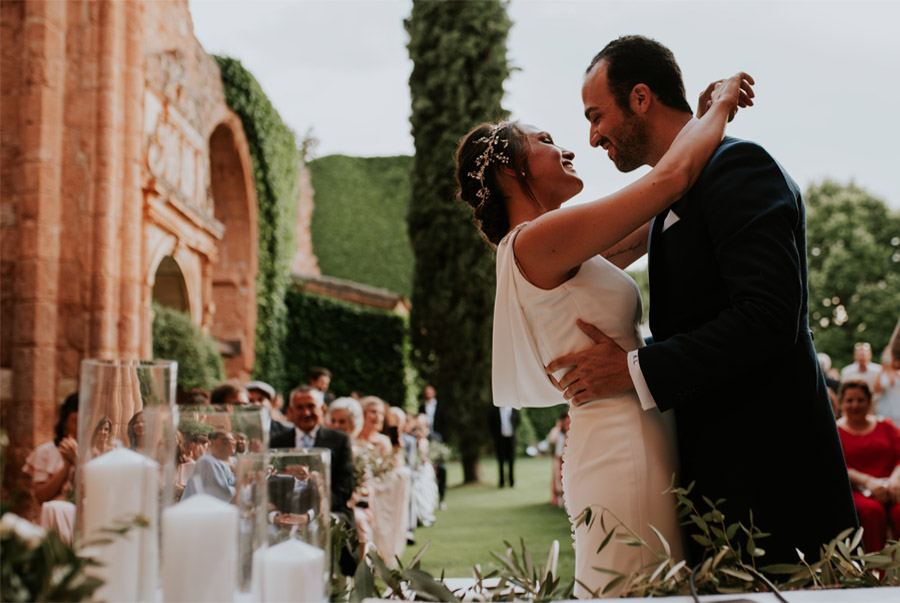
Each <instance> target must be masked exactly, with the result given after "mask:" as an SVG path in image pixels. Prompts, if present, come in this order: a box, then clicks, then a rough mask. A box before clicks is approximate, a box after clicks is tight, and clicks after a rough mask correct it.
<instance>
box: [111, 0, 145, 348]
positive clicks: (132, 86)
mask: <svg viewBox="0 0 900 603" xmlns="http://www.w3.org/2000/svg"><path fill="white" fill-rule="evenodd" d="M143 12H144V2H143V0H132V1H130V2H128V3H127V4H126V6H125V23H126V25H125V27H126V31H125V35H126V40H125V65H124V69H123V70H122V71H123V77H124V93H125V115H124V117H125V119H124V124H123V128H124V141H123V142H124V144H123V147H124V148H123V151H124V152H123V170H122V178H123V185H122V199H121V203H122V222H121V226H120V233H121V234H120V240H121V245H122V249H121V258H122V259H121V279H120V281H119V283H120V286H119V288H120V300H121V301H120V310H119V316H118V321H119V322H118V327H119V329H118V330H119V342H118V343H119V346H118V347H119V355H120V356H124V357H129V358H137V357H139V356H140V355H141V339H142V336H143V332H142V331H143V329H142V326H143V323H144V322H146V321H150V320H151V318H150V316H149V315H145V314H144V308H143V305H142V298H143V295H142V294H143V288H144V279H143V278H141V277H142V271H143V269H144V261H143V258H142V250H143V244H142V234H143V225H142V220H143V215H144V193H143V190H142V187H141V164H142V158H143V149H142V147H143V145H142V142H143V121H142V120H143V115H144V49H143V36H144V27H145V23H144V19H143Z"/></svg>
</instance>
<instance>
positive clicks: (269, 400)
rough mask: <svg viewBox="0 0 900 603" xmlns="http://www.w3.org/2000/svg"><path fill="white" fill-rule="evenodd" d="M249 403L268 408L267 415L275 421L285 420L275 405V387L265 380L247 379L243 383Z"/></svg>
mask: <svg viewBox="0 0 900 603" xmlns="http://www.w3.org/2000/svg"><path fill="white" fill-rule="evenodd" d="M244 389H246V390H247V399H248V400H250V404H253V405H255V406H262V407H264V408H266V409H268V410H269V416H270V417H272V418H273V419H275V420H276V421H287V419H286V418H285V417H284V415H283V414H282V413H281V410H279V408H278V407H277V405H276V404H277V402H276V400H277V397H276V393H275V388H274V387H272V386H271V385H269V384H268V383H266V382H265V381H248V382H247V383H246V384H244Z"/></svg>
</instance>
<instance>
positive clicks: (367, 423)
mask: <svg viewBox="0 0 900 603" xmlns="http://www.w3.org/2000/svg"><path fill="white" fill-rule="evenodd" d="M360 405H361V406H362V409H363V425H362V429H361V430H360V432H359V435H358V436H357V439H358V440H361V441H363V442H367V443H369V444H371V445H372V446H373V447H374V448H375V449H376V450H377V451H378V452H379V453H380V454H381V455H383V456H388V455H389V454H391V451H392V450H393V448H394V447H393V444H391V440H390V438H389V437H388V436H386V435H384V434H383V433H381V431H382V429H383V428H384V414H385V408H386V407H387V403H386V402H385V401H384V400H382V399H381V398H378V397H376V396H366V397H365V398H363V399H362V400H360Z"/></svg>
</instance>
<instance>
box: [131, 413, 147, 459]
mask: <svg viewBox="0 0 900 603" xmlns="http://www.w3.org/2000/svg"><path fill="white" fill-rule="evenodd" d="M127 432H128V447H129V448H131V449H132V450H137V449H138V448H140V447H141V445H142V444H143V441H144V413H143V411H140V410H139V411H137V412H136V413H134V415H133V416H132V417H131V419H130V420H129V421H128V428H127Z"/></svg>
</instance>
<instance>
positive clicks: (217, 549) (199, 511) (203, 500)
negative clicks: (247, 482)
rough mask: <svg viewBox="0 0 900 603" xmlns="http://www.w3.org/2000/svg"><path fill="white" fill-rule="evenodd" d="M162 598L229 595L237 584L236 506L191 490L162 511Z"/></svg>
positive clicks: (171, 602)
mask: <svg viewBox="0 0 900 603" xmlns="http://www.w3.org/2000/svg"><path fill="white" fill-rule="evenodd" d="M162 546H163V554H162V559H163V567H162V578H163V579H162V582H163V600H164V601H166V603H180V602H182V601H184V602H186V601H191V602H194V601H196V602H205V601H209V602H212V601H216V602H222V601H233V600H234V593H235V590H236V588H237V562H238V555H237V551H238V510H237V507H235V506H233V505H230V504H228V503H226V502H222V501H221V500H219V499H217V498H214V497H212V496H209V495H208V494H195V495H194V496H191V497H190V498H188V499H187V500H183V501H182V502H180V503H178V504H177V505H174V506H172V507H169V508H168V509H166V510H165V511H163V517H162Z"/></svg>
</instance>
